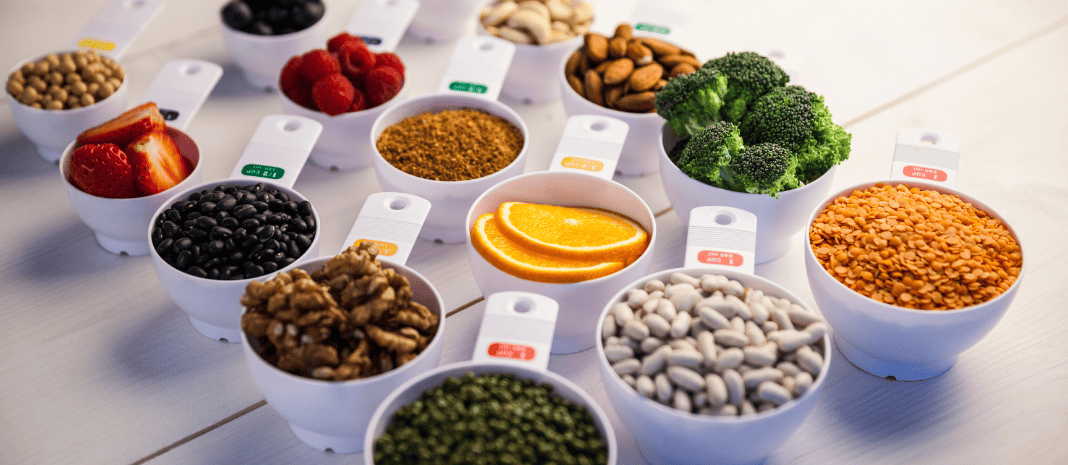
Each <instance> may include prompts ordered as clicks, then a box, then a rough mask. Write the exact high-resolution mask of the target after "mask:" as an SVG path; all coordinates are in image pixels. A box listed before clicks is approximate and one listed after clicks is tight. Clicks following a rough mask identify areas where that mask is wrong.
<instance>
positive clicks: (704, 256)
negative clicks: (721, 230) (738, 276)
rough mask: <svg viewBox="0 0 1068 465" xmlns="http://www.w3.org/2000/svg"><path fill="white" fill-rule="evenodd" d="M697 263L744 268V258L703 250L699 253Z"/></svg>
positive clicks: (733, 254) (728, 253)
mask: <svg viewBox="0 0 1068 465" xmlns="http://www.w3.org/2000/svg"><path fill="white" fill-rule="evenodd" d="M697 261H699V262H701V263H708V264H709V265H727V266H742V256H741V255H738V254H736V253H731V252H718V251H715V250H702V251H700V252H698V253H697Z"/></svg>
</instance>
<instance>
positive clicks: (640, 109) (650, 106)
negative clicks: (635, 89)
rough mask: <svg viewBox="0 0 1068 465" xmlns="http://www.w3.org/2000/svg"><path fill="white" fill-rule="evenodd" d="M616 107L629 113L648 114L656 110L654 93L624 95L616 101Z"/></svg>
mask: <svg viewBox="0 0 1068 465" xmlns="http://www.w3.org/2000/svg"><path fill="white" fill-rule="evenodd" d="M616 106H618V107H619V109H620V110H623V111H629V112H631V113H648V112H650V111H653V110H655V109H656V93H655V92H652V91H647V92H640V93H637V94H630V95H625V96H623V97H621V98H620V99H619V100H616Z"/></svg>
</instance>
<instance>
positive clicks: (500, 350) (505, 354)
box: [486, 342, 534, 360]
mask: <svg viewBox="0 0 1068 465" xmlns="http://www.w3.org/2000/svg"><path fill="white" fill-rule="evenodd" d="M486 353H488V354H489V356H490V357H497V358H510V359H513V360H534V348H533V347H530V346H525V345H522V344H509V343H507V342H494V343H493V344H490V346H489V349H487V350H486Z"/></svg>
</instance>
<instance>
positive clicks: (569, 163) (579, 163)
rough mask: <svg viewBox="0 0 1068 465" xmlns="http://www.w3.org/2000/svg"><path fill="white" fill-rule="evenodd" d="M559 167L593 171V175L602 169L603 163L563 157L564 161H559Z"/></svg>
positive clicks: (587, 159)
mask: <svg viewBox="0 0 1068 465" xmlns="http://www.w3.org/2000/svg"><path fill="white" fill-rule="evenodd" d="M560 165H561V166H563V167H564V168H573V169H576V170H586V171H593V172H595V173H596V172H598V171H601V170H603V169H604V163H601V162H599V161H597V160H590V159H589V158H582V157H564V159H563V160H561V161H560Z"/></svg>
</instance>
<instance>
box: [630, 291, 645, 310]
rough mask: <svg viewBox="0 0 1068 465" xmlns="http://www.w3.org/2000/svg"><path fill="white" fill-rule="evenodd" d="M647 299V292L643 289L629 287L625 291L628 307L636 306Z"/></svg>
mask: <svg viewBox="0 0 1068 465" xmlns="http://www.w3.org/2000/svg"><path fill="white" fill-rule="evenodd" d="M648 299H649V293H648V292H645V290H644V289H631V290H629V291H627V305H630V308H638V307H640V306H641V305H642V304H643V303H645V301H646V300H648Z"/></svg>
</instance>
